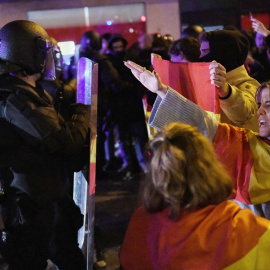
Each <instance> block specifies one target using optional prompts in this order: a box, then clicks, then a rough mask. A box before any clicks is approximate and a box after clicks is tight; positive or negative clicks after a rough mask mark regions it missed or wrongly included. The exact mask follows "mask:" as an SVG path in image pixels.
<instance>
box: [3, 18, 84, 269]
mask: <svg viewBox="0 0 270 270" xmlns="http://www.w3.org/2000/svg"><path fill="white" fill-rule="evenodd" d="M0 42H1V43H0V59H1V60H0V76H1V77H0V141H1V143H0V180H1V188H2V189H3V190H2V194H3V193H4V196H3V198H2V202H1V203H2V217H3V221H4V227H5V228H4V230H3V231H2V243H1V247H2V250H1V253H2V254H3V257H4V260H5V261H6V262H7V264H8V265H9V268H8V269H12V270H13V269H15V270H17V269H31V270H42V269H46V268H47V269H48V267H49V266H48V261H47V260H48V259H50V260H51V261H52V262H53V263H55V264H56V265H57V266H58V267H59V268H60V269H61V270H64V269H67V270H68V269H85V261H84V256H83V254H82V252H81V250H80V249H79V247H78V244H77V230H78V229H79V228H80V227H81V225H82V215H81V213H80V210H79V208H78V207H77V206H76V205H75V204H74V202H73V200H72V199H71V198H70V197H69V196H68V190H67V184H66V179H67V175H68V174H69V173H70V171H71V170H73V171H75V170H79V169H80V167H81V166H82V164H83V162H84V161H83V160H82V158H81V154H82V150H83V146H84V144H85V140H86V137H87V135H88V132H89V114H88V108H87V107H86V106H85V105H83V104H75V105H71V106H70V108H69V118H68V119H66V120H64V119H63V118H62V117H61V116H60V115H59V114H58V113H57V111H56V110H55V108H54V100H53V98H52V97H51V96H50V95H49V94H48V93H47V92H46V91H45V90H44V89H43V88H42V87H41V85H39V84H38V80H40V79H41V78H46V79H50V80H52V79H54V77H55V73H54V70H55V69H54V61H53V56H52V47H53V45H52V43H51V42H50V40H49V37H48V35H47V33H46V31H45V30H44V29H43V28H42V27H41V26H39V25H38V24H36V23H34V22H30V21H26V20H18V21H12V22H10V23H8V24H6V25H5V26H3V27H2V28H1V30H0ZM78 160H79V161H82V162H75V161H78Z"/></svg>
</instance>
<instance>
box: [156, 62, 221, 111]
mask: <svg viewBox="0 0 270 270" xmlns="http://www.w3.org/2000/svg"><path fill="white" fill-rule="evenodd" d="M209 65H210V63H174V62H170V61H168V60H163V59H158V58H154V59H153V67H154V69H155V71H156V72H157V73H158V74H159V76H160V78H161V80H162V82H163V83H164V84H166V85H168V86H170V87H171V88H173V89H174V90H176V91H177V92H179V93H180V94H182V95H183V96H184V97H186V98H187V99H189V100H191V101H192V102H194V103H196V104H197V105H199V106H200V107H201V108H202V109H204V110H206V111H211V112H214V113H220V107H219V98H218V95H217V91H216V88H215V86H214V85H212V84H211V81H210V73H209Z"/></svg>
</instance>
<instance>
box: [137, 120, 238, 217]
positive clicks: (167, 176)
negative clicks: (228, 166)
mask: <svg viewBox="0 0 270 270" xmlns="http://www.w3.org/2000/svg"><path fill="white" fill-rule="evenodd" d="M149 152H150V153H151V160H150V162H149V164H148V172H147V174H146V178H145V181H144V184H143V186H142V190H141V199H142V203H143V205H144V206H145V208H146V209H147V210H148V211H149V212H159V211H162V210H163V209H165V208H166V207H170V214H169V218H171V219H173V220H177V219H178V218H179V216H180V214H181V212H182V211H183V210H188V211H192V210H195V209H199V208H203V207H205V206H208V205H211V204H214V205H216V204H219V203H221V202H223V201H225V200H227V199H228V198H229V197H230V195H231V193H232V191H233V182H232V180H231V178H230V177H229V176H228V174H227V173H226V171H225V169H224V168H223V166H222V165H221V163H220V162H219V161H218V160H217V158H216V155H215V152H214V149H213V147H212V145H211V143H210V142H209V141H208V140H207V138H206V137H204V136H203V135H202V134H201V133H200V132H199V131H198V129H197V128H195V127H192V126H190V125H186V124H180V123H171V124H169V125H167V126H165V127H164V128H163V129H162V131H161V132H159V133H158V134H156V136H155V137H154V139H153V140H152V141H151V142H150V143H149Z"/></svg>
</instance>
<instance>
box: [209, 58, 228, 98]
mask: <svg viewBox="0 0 270 270" xmlns="http://www.w3.org/2000/svg"><path fill="white" fill-rule="evenodd" d="M209 69H210V80H211V84H214V85H215V86H216V87H217V92H218V95H219V96H220V97H221V98H223V97H226V96H227V95H228V94H229V85H228V83H227V82H226V69H225V67H223V66H222V65H221V64H220V63H217V62H216V61H213V62H212V63H211V64H210V66H209Z"/></svg>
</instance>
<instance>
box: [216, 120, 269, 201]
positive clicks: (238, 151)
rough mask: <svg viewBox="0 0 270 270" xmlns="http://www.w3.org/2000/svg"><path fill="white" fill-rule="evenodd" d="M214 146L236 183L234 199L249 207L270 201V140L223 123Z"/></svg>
mask: <svg viewBox="0 0 270 270" xmlns="http://www.w3.org/2000/svg"><path fill="white" fill-rule="evenodd" d="M213 146H214V148H215V151H216V154H217V156H218V158H219V160H220V161H221V163H222V164H223V165H224V166H225V168H226V170H227V172H228V173H229V174H230V175H231V177H232V178H233V180H234V188H235V190H236V193H235V194H234V195H233V197H232V198H233V199H236V200H238V201H240V202H243V203H247V204H250V203H252V204H261V203H265V202H268V201H270V166H269V164H270V163H269V162H270V140H268V139H267V138H261V137H259V135H258V134H257V133H254V132H253V131H251V130H248V129H241V128H237V127H234V126H231V125H227V124H220V125H219V128H218V130H217V133H216V135H215V138H214V141H213Z"/></svg>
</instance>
